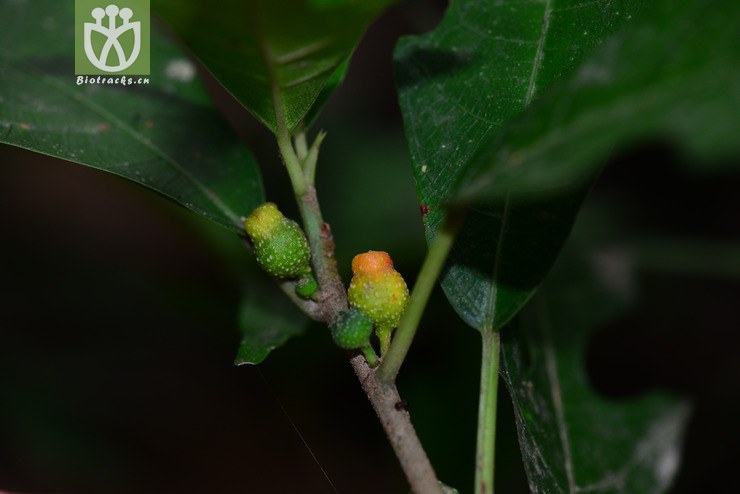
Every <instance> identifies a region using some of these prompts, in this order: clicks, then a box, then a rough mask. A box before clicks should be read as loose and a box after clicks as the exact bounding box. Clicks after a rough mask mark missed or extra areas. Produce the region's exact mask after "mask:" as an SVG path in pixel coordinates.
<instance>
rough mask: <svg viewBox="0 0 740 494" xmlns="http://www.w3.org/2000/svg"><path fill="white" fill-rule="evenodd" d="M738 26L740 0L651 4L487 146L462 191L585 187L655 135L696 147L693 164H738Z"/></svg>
mask: <svg viewBox="0 0 740 494" xmlns="http://www.w3.org/2000/svg"><path fill="white" fill-rule="evenodd" d="M738 25H740V3H738V2H726V1H722V0H693V1H684V2H678V3H677V2H673V1H669V0H661V1H655V2H650V5H649V6H648V7H646V8H645V9H644V11H643V12H641V13H640V15H639V16H635V22H634V23H632V24H630V25H629V26H628V27H627V28H626V29H624V30H623V31H621V32H620V33H618V34H616V35H615V36H612V37H610V38H609V39H607V40H606V41H605V42H604V43H603V44H602V45H601V46H600V47H599V48H598V50H596V51H595V52H594V53H593V55H592V56H590V57H589V58H588V59H587V60H586V61H585V62H584V63H583V64H582V65H581V66H580V67H579V68H578V70H577V71H576V72H575V73H574V74H573V75H572V77H570V78H569V79H568V80H567V81H565V82H563V83H562V84H559V85H558V86H557V87H555V88H553V90H552V91H551V92H549V93H548V94H546V95H544V96H543V98H542V99H541V100H540V101H538V102H536V103H535V104H534V105H532V107H531V108H530V109H529V110H527V112H525V113H524V114H523V115H521V116H520V117H518V118H517V119H516V120H515V121H514V122H512V123H511V124H510V125H509V126H507V128H506V129H505V130H503V131H502V132H501V133H499V134H498V135H497V136H496V137H495V138H494V139H493V140H492V141H491V142H490V144H489V145H487V146H486V147H485V149H484V150H483V151H481V153H480V155H479V156H478V157H477V158H476V159H475V160H473V161H472V162H471V163H470V166H469V167H468V168H469V169H468V170H466V176H465V186H464V187H463V189H462V190H461V191H460V195H461V196H463V197H467V198H472V197H474V198H486V199H490V198H501V197H503V196H505V195H506V194H510V193H511V192H512V191H516V192H517V193H520V194H535V195H538V196H541V195H542V194H548V193H550V192H552V191H558V190H560V191H562V190H573V189H578V188H584V187H587V186H588V184H589V182H590V181H591V180H592V178H593V177H594V176H595V175H596V174H597V173H598V172H599V170H600V169H601V167H602V165H603V162H604V158H605V157H606V156H607V155H608V154H609V152H610V150H611V149H613V148H614V147H618V146H619V147H624V146H629V145H633V144H634V143H638V142H640V141H643V140H645V139H647V138H653V139H661V140H665V141H667V142H670V143H672V144H674V145H677V146H678V147H679V148H681V149H683V150H684V151H686V152H687V154H688V158H687V159H685V160H684V161H685V163H686V164H687V165H691V166H697V167H706V166H707V165H708V164H711V163H716V164H725V165H731V166H736V165H737V164H738V161H737V160H736V159H729V160H728V159H726V158H728V157H731V156H733V155H737V154H738V153H740V139H738V135H740V119H738V117H737V116H738V114H740V36H738V31H737V26H738Z"/></svg>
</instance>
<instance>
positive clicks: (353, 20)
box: [152, 0, 393, 132]
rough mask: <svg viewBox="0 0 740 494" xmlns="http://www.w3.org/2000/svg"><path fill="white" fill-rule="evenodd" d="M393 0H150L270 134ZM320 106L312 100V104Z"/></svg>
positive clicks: (316, 91)
mask: <svg viewBox="0 0 740 494" xmlns="http://www.w3.org/2000/svg"><path fill="white" fill-rule="evenodd" d="M391 1H393V0H363V1H359V2H348V1H344V0H340V1H328V0H324V1H316V0H313V1H309V0H269V1H268V0H248V1H241V0H228V1H224V2H218V4H217V5H214V3H213V2H206V1H202V0H153V1H152V5H153V7H154V9H155V11H156V12H157V13H159V14H160V15H162V16H163V17H164V18H165V19H166V20H167V21H168V22H169V23H170V24H171V25H172V26H173V27H174V29H175V30H176V31H177V32H178V33H179V34H180V35H181V36H182V37H183V38H184V39H185V41H186V43H187V44H188V46H190V48H191V49H192V50H193V52H194V53H195V54H196V56H198V58H199V59H200V60H201V61H202V62H203V64H204V65H205V66H206V67H207V68H208V70H210V71H211V72H212V73H213V75H214V76H215V77H216V79H218V80H219V81H220V82H221V84H223V85H224V86H225V87H226V89H228V90H229V91H230V92H231V94H233V95H234V96H235V97H236V98H237V99H238V100H239V101H240V102H241V103H242V104H243V105H244V106H245V107H246V108H247V109H248V110H249V111H251V112H252V113H253V114H254V115H255V116H256V117H257V118H258V119H260V120H261V121H262V122H263V123H264V124H265V125H267V126H268V127H269V128H270V129H272V131H273V132H277V130H278V122H277V119H276V114H277V115H282V118H284V120H285V123H286V126H287V128H288V130H292V129H293V128H294V127H295V126H296V125H298V123H300V122H301V121H302V120H303V119H304V118H305V117H306V115H307V114H308V113H309V111H310V110H311V108H312V107H313V105H314V104H315V103H316V102H317V99H318V98H319V95H320V94H321V92H322V90H323V89H324V88H325V87H326V85H327V82H329V81H330V80H331V79H332V78H336V75H337V69H338V68H339V67H340V66H341V64H342V63H343V62H344V61H346V60H347V59H348V58H349V56H350V55H351V54H352V52H353V51H354V49H355V46H356V45H357V43H358V42H359V40H360V38H361V36H362V34H363V32H364V31H365V29H366V28H367V26H368V24H369V23H370V21H371V20H372V19H373V18H374V17H375V16H376V15H377V14H378V13H379V12H380V11H381V10H382V9H383V8H384V7H385V6H386V5H388V4H389V3H391ZM319 104H320V103H319Z"/></svg>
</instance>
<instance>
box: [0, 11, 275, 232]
mask: <svg viewBox="0 0 740 494" xmlns="http://www.w3.org/2000/svg"><path fill="white" fill-rule="evenodd" d="M73 25H74V3H70V2H59V1H52V0H38V1H34V2H4V3H3V4H2V5H1V6H0V46H2V47H3V48H0V74H2V75H1V76H0V142H4V143H7V144H11V145H14V146H18V147H22V148H25V149H29V150H32V151H36V152H39V153H43V154H48V155H50V156H54V157H57V158H62V159H65V160H68V161H72V162H75V163H79V164H82V165H86V166H90V167H93V168H98V169H100V170H104V171H107V172H110V173H113V174H116V175H120V176H122V177H125V178H128V179H130V180H133V181H134V182H137V183H139V184H142V185H144V186H146V187H148V188H150V189H153V190H155V191H156V192H158V193H160V194H162V195H164V196H165V197H168V198H170V199H172V200H174V201H176V202H178V203H180V204H181V205H183V206H185V207H187V208H188V209H191V210H192V211H195V212H197V213H200V214H202V215H204V216H206V217H207V218H209V219H211V220H213V221H216V222H218V223H220V224H221V225H223V226H225V227H227V228H229V229H231V230H233V231H241V226H240V221H239V217H240V216H242V215H244V214H246V213H248V212H249V211H251V210H252V209H253V208H254V207H255V206H256V205H257V204H259V203H260V202H262V200H263V192H262V185H261V182H260V177H259V172H258V170H257V166H256V163H255V161H254V158H253V157H252V155H251V154H250V153H249V151H248V150H247V149H246V148H245V147H244V146H243V145H242V144H240V143H239V141H238V140H237V138H236V136H235V135H234V133H233V132H232V131H231V130H230V129H229V127H228V126H227V125H226V123H225V122H224V121H223V119H222V118H221V117H220V116H219V114H218V113H217V112H216V111H215V109H214V108H213V107H212V105H211V104H210V103H209V101H208V99H207V97H206V95H205V92H204V91H203V88H202V87H201V84H200V82H199V81H198V79H197V77H195V75H196V74H195V67H194V65H193V64H192V62H191V61H190V60H188V58H187V56H186V55H185V54H184V53H183V52H182V51H181V50H180V49H178V48H177V47H176V46H174V45H173V44H172V43H171V42H170V41H168V40H167V39H166V38H164V37H162V36H161V35H159V34H157V33H156V32H152V40H151V45H152V46H151V67H152V74H151V75H150V76H149V81H150V84H148V85H127V86H122V85H116V84H113V85H77V84H76V78H75V74H74V53H75V52H74V31H73V29H72V26H73ZM29 33H33V35H32V36H30V35H29ZM114 78H115V77H114ZM133 79H134V80H137V79H138V77H133Z"/></svg>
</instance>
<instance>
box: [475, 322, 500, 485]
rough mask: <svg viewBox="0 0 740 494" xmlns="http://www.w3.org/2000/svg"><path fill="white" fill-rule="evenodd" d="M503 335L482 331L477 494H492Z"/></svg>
mask: <svg viewBox="0 0 740 494" xmlns="http://www.w3.org/2000/svg"><path fill="white" fill-rule="evenodd" d="M500 353H501V336H500V334H499V332H498V331H492V330H486V331H484V332H483V351H482V357H481V368H480V398H479V400H480V401H479V402H478V440H477V452H476V457H475V494H493V488H494V483H493V482H494V460H495V457H496V402H497V399H498V367H499V356H500Z"/></svg>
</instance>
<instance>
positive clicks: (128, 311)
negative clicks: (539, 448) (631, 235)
mask: <svg viewBox="0 0 740 494" xmlns="http://www.w3.org/2000/svg"><path fill="white" fill-rule="evenodd" d="M443 9H444V2H442V1H436V2H430V1H425V2H421V1H416V2H410V3H407V4H405V5H403V6H401V7H398V8H395V9H393V10H391V11H390V12H388V13H386V14H385V15H384V16H383V17H382V18H381V19H380V20H379V21H378V22H377V23H376V24H375V25H374V26H373V27H372V28H371V30H370V31H369V33H368V36H367V37H366V38H365V39H364V41H363V42H362V44H361V46H360V48H359V50H358V52H357V55H356V56H355V58H354V61H353V64H352V67H351V70H350V73H349V77H348V79H347V81H346V83H345V85H344V86H343V87H342V88H341V89H340V90H339V91H338V93H337V94H336V95H335V97H334V98H333V100H332V102H331V103H330V105H329V107H328V108H327V111H326V113H325V115H324V116H323V117H322V119H321V121H320V122H319V124H318V125H317V126H316V128H323V129H325V130H327V131H328V134H329V135H328V138H327V140H326V141H325V143H324V146H323V148H322V155H321V160H320V164H319V177H318V185H319V194H320V196H321V198H322V205H323V209H324V213H325V216H326V219H327V220H328V221H329V222H330V223H331V224H332V228H333V231H334V233H335V238H336V240H337V248H338V252H337V254H338V258H339V261H340V265H341V266H342V268H343V270H344V273H345V279H346V280H348V279H349V278H348V276H347V271H348V266H349V261H350V260H351V258H352V256H353V255H354V254H355V253H357V252H361V251H365V250H369V249H376V250H387V251H389V252H390V253H391V255H392V256H393V258H394V259H395V261H396V264H397V267H398V269H399V271H401V272H402V273H403V274H404V275H405V277H406V279H407V281H408V282H409V284H411V283H412V282H413V276H414V273H415V272H416V271H417V270H418V267H419V264H420V262H421V259H422V256H423V254H424V251H425V246H424V240H423V231H422V227H421V221H420V215H419V211H418V205H417V203H416V199H415V192H414V183H413V179H412V176H411V166H410V160H409V157H408V151H407V149H406V145H405V142H404V138H403V132H402V127H401V119H400V114H399V110H398V107H397V103H396V99H395V90H394V85H393V74H392V65H391V53H392V49H393V46H394V43H395V40H396V39H397V37H398V36H399V35H401V34H404V33H415V32H423V31H425V30H427V29H429V28H431V27H432V26H434V24H435V23H436V22H437V21H438V19H439V17H440V15H441V13H442V11H443ZM209 87H210V90H211V92H212V94H213V96H214V98H215V100H216V101H217V103H218V105H219V106H220V107H221V108H222V109H223V110H224V112H225V113H226V114H227V116H228V118H229V119H230V120H231V121H232V122H233V124H234V126H235V128H236V129H237V131H238V132H239V133H240V135H241V136H242V137H243V138H244V139H245V140H246V141H247V142H248V143H249V145H250V147H251V148H252V149H253V151H254V152H255V154H256V155H257V157H258V160H259V162H260V164H261V166H262V169H263V174H264V176H265V186H266V190H267V196H268V198H269V199H270V200H273V201H276V202H278V203H279V204H281V206H282V205H285V207H284V209H287V210H288V211H289V212H290V211H291V208H292V211H293V212H292V213H289V216H293V217H296V214H295V208H294V206H292V202H291V193H290V191H289V188H288V186H287V175H286V173H285V171H284V169H283V168H282V166H281V165H280V162H279V160H278V157H277V151H276V148H275V145H274V140H273V139H272V137H271V135H270V134H269V133H268V132H267V131H265V130H263V129H261V128H260V127H259V125H257V124H256V122H255V121H254V120H253V119H252V117H251V116H250V115H249V114H248V113H247V112H246V111H245V110H243V109H241V108H240V107H238V106H237V105H235V104H234V103H233V102H232V101H231V100H230V99H229V98H228V96H226V95H225V94H224V93H223V91H221V90H219V88H218V87H217V86H216V85H215V84H213V83H212V82H211V83H209ZM681 162H682V157H681V156H677V155H675V154H673V153H672V152H671V150H670V149H669V148H667V147H665V146H662V145H661V144H660V143H644V145H641V146H637V147H635V148H633V149H631V150H627V151H625V152H623V153H620V154H619V155H617V156H614V157H613V158H612V160H611V162H610V164H609V166H608V168H607V171H606V172H605V174H604V176H603V177H602V179H601V180H600V182H599V184H598V185H597V187H596V189H595V190H594V191H593V192H592V194H591V197H590V198H589V202H588V204H589V205H601V206H602V207H606V208H610V209H612V210H614V211H617V212H618V213H619V214H618V216H619V217H620V218H621V223H622V224H621V226H620V228H625V230H629V231H630V232H638V233H644V234H646V235H649V236H651V237H656V238H657V237H660V236H661V235H667V236H669V238H679V237H682V238H687V239H692V240H694V241H695V242H696V245H697V246H698V247H697V248H696V249H693V250H691V252H690V253H689V254H687V255H686V256H685V259H684V261H685V262H683V263H680V262H679V263H677V264H676V266H675V267H674V268H673V269H667V268H666V266H665V265H662V266H661V265H660V264H661V263H659V262H656V263H654V264H653V265H651V264H650V263H649V262H648V263H646V267H645V268H644V269H642V270H641V271H640V276H639V282H640V285H639V286H640V294H641V297H640V302H639V304H638V306H637V307H636V308H635V310H634V311H632V312H631V313H630V314H628V315H626V316H625V317H624V318H622V319H621V320H619V321H615V322H614V324H613V325H612V326H610V327H608V328H605V329H604V330H603V331H602V332H600V333H599V334H598V335H597V336H596V337H595V338H594V341H593V342H592V345H591V348H590V352H589V355H588V358H587V361H588V369H589V372H590V375H591V378H592V381H593V383H594V386H595V387H596V389H597V390H599V391H600V392H601V393H603V394H604V395H606V396H609V397H612V398H615V399H617V398H619V399H622V398H625V399H626V398H629V397H631V396H636V395H637V394H639V393H642V392H646V391H649V390H650V389H653V388H656V387H657V388H662V389H668V390H672V391H674V392H677V393H681V394H683V395H686V396H689V397H690V398H692V399H693V400H694V414H693V417H692V420H691V423H690V427H689V430H688V433H687V437H686V448H685V458H684V463H683V466H682V469H681V472H680V474H679V477H678V480H677V483H676V486H675V488H674V489H673V490H672V492H673V493H675V494H678V493H690V492H728V491H727V487H726V477H727V476H729V475H728V474H731V473H732V468H733V467H734V466H735V465H736V461H737V454H736V452H735V451H736V445H737V443H738V439H739V438H740V424H739V423H738V421H737V420H735V418H736V417H737V416H738V412H740V400H739V399H738V398H739V397H740V384H738V376H740V359H738V358H737V357H736V355H737V349H738V345H737V343H738V337H737V332H738V329H740V310H738V301H740V284H739V283H738V282H737V281H738V278H740V273H739V272H738V271H740V270H738V268H737V265H738V257H740V249H736V250H735V251H734V252H735V254H734V255H733V256H732V257H728V258H727V259H726V261H727V263H728V266H730V267H728V268H727V269H723V262H724V259H717V258H716V255H715V254H714V251H713V250H712V249H711V248H705V247H703V246H706V245H712V244H713V243H715V242H720V241H722V242H725V241H726V242H734V244H733V245H736V246H737V245H740V238H739V237H740V235H739V234H738V232H740V228H739V227H740V225H739V224H738V223H739V218H740V215H738V213H739V212H740V197H739V195H738V194H737V193H736V191H737V190H738V185H740V177H738V175H734V176H728V175H726V174H725V175H721V176H719V175H711V174H706V175H702V176H698V177H697V176H695V175H689V174H688V173H687V172H685V171H684V170H685V168H682V167H681ZM379 198H380V199H381V200H378V199H379ZM0 225H2V233H0V267H1V268H0V269H1V271H0V282H1V283H2V297H1V298H0V489H9V490H13V491H21V492H29V493H30V492H33V493H39V494H53V493H75V494H77V493H80V494H86V493H91V494H92V493H95V494H108V493H110V494H113V493H130V492H137V493H139V492H140V493H158V494H162V493H175V492H177V493H196V492H213V493H261V492H308V493H332V492H340V493H376V492H389V493H391V492H393V493H405V492H406V490H405V481H404V479H403V474H402V472H401V471H400V469H399V467H398V465H397V463H396V461H395V458H394V456H393V453H392V451H391V449H390V447H389V446H388V444H387V442H386V441H385V437H384V436H383V433H382V431H381V428H380V426H379V424H378V422H377V420H376V418H375V417H374V415H373V412H372V410H371V408H370V406H369V404H368V403H367V400H366V398H365V397H364V395H363V394H362V392H361V390H360V388H359V386H358V385H357V382H356V379H355V377H354V375H353V373H352V371H351V368H350V367H349V365H348V363H347V361H346V358H345V356H344V355H343V354H342V353H341V352H340V351H338V350H337V349H336V348H335V347H333V345H332V344H331V341H330V338H329V336H328V333H327V331H326V330H325V329H324V328H322V327H319V326H312V327H311V328H310V329H309V331H307V333H306V334H305V335H304V336H302V337H299V338H297V339H295V340H292V341H290V342H289V343H288V344H287V345H286V346H285V347H284V348H282V349H280V350H279V351H276V352H275V353H274V354H272V355H270V357H268V359H267V361H266V362H265V363H264V364H263V365H261V366H259V367H258V368H257V367H249V366H247V367H240V368H237V367H235V366H233V364H232V361H233V358H234V356H235V352H236V348H237V345H238V341H239V336H238V332H237V328H236V324H235V322H236V311H237V306H238V302H239V296H240V291H241V288H242V286H241V284H242V282H243V279H242V277H241V276H240V274H239V273H234V272H233V270H232V269H230V266H231V265H232V264H231V263H230V257H228V256H225V255H224V249H225V251H227V252H229V253H233V252H236V253H237V254H235V255H237V256H241V257H243V258H244V259H246V258H247V257H248V256H247V254H246V252H243V251H242V250H241V246H240V245H239V241H238V240H237V239H236V238H232V236H231V235H230V234H228V233H227V232H225V231H221V230H220V229H219V228H218V227H214V226H211V225H210V224H207V222H205V220H201V219H199V218H195V217H193V215H191V214H190V213H188V212H186V211H184V210H182V209H180V208H179V207H177V206H175V205H173V204H171V203H169V202H167V201H165V200H164V199H161V198H160V197H158V196H157V195H155V194H153V193H151V192H148V191H146V190H143V189H140V188H139V187H138V186H136V185H133V184H131V183H129V182H126V181H124V180H121V179H119V178H115V177H113V176H109V175H107V174H105V173H102V172H98V171H94V170H91V169H86V168H84V167H80V166H78V165H74V164H70V163H67V162H63V161H60V160H56V159H52V158H48V157H43V156H40V155H35V154H31V153H28V152H25V151H22V150H18V149H14V148H11V147H7V146H0ZM615 231H616V232H617V235H619V233H618V232H619V231H620V230H619V228H615ZM203 233H207V235H206V237H203V236H202V234H203ZM216 246H218V247H219V248H216ZM230 255H234V254H230ZM724 255H727V254H724ZM648 257H649V256H648ZM655 257H657V258H658V259H660V255H659V253H658V254H657V255H655ZM717 261H719V262H717ZM651 266H652V267H651ZM732 266H735V267H734V268H733V267H732ZM433 297H434V298H433V300H432V301H431V302H430V305H429V310H428V312H427V314H426V315H425V317H424V320H423V321H422V326H421V330H420V332H419V334H418V337H417V341H416V342H415V344H414V347H413V348H412V352H411V355H410V357H409V359H408V361H407V363H406V365H405V367H404V370H403V372H402V373H401V376H400V382H399V387H400V390H401V393H402V395H403V396H404V398H406V399H407V400H408V403H409V409H410V411H411V413H412V416H413V419H414V422H415V425H416V427H417V429H418V431H419V434H420V436H421V439H422V441H423V443H424V445H425V446H426V447H427V449H428V452H429V454H430V456H431V459H432V462H433V464H434V465H435V467H436V469H437V472H438V474H439V477H440V478H441V479H442V480H443V481H445V482H447V483H449V484H451V485H453V486H457V487H458V488H460V489H461V492H469V491H470V487H471V485H472V476H473V463H474V453H475V443H474V442H475V423H476V409H477V385H478V363H479V353H480V347H479V338H478V334H477V333H476V332H475V331H474V330H472V329H470V328H468V327H466V326H465V324H464V323H462V322H461V321H460V320H459V319H458V318H457V316H456V315H455V314H454V312H453V311H452V309H451V308H450V307H449V304H448V303H447V302H446V300H445V299H444V297H443V295H442V294H441V291H439V290H437V291H436V292H435V294H434V295H433ZM502 393H503V399H501V400H500V406H501V409H500V412H499V424H500V426H499V438H498V449H497V485H498V491H499V492H506V493H520V492H521V493H523V492H528V490H527V487H526V481H525V478H524V473H523V468H522V464H521V459H520V456H519V453H518V447H517V444H516V437H515V429H514V425H513V413H512V411H511V407H510V405H509V400H508V397H507V396H506V394H505V391H502ZM303 441H305V443H307V445H308V447H307V446H305V445H304V442H303ZM309 448H310V450H311V451H312V453H311V452H309ZM312 454H313V455H315V457H316V460H314V458H313V456H312ZM319 464H320V467H319ZM322 468H323V470H325V472H326V476H328V478H329V479H330V480H331V483H333V486H334V487H332V485H331V484H330V483H329V481H327V479H326V477H325V475H324V474H323V473H322ZM723 472H725V473H723Z"/></svg>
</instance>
